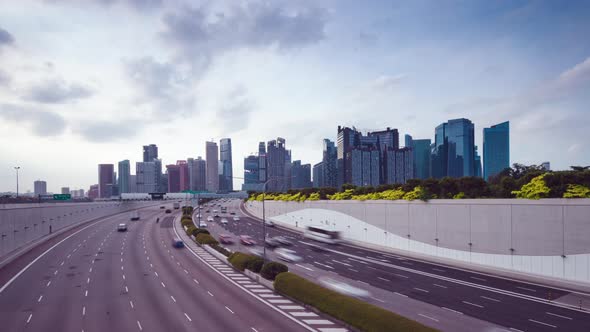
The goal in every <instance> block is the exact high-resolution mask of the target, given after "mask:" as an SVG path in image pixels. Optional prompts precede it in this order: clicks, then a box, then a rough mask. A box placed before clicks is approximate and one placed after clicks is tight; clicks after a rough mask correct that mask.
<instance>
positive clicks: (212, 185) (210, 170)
mask: <svg viewBox="0 0 590 332" xmlns="http://www.w3.org/2000/svg"><path fill="white" fill-rule="evenodd" d="M218 153H219V152H218V150H217V143H215V142H206V143H205V154H206V155H205V158H206V163H207V190H208V191H210V192H217V191H218V190H219V156H218Z"/></svg>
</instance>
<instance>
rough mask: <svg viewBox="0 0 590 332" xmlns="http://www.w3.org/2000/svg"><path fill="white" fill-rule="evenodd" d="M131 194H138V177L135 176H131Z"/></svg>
mask: <svg viewBox="0 0 590 332" xmlns="http://www.w3.org/2000/svg"><path fill="white" fill-rule="evenodd" d="M128 192H129V193H136V192H137V177H136V176H135V175H134V174H131V175H129V191H128Z"/></svg>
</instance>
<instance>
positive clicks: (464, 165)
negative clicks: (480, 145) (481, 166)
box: [432, 119, 475, 178]
mask: <svg viewBox="0 0 590 332" xmlns="http://www.w3.org/2000/svg"><path fill="white" fill-rule="evenodd" d="M433 154H434V156H433V159H432V173H433V176H434V177H437V178H442V177H445V176H450V177H463V176H474V172H475V166H474V163H475V138H474V125H473V122H471V121H470V120H468V119H454V120H449V121H448V122H446V123H442V124H440V125H439V126H438V127H436V129H435V137H434V151H433Z"/></svg>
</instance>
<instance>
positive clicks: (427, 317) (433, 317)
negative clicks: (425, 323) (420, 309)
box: [418, 314, 438, 322]
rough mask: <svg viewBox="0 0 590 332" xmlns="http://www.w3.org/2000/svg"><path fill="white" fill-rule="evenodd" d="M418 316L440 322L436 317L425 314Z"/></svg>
mask: <svg viewBox="0 0 590 332" xmlns="http://www.w3.org/2000/svg"><path fill="white" fill-rule="evenodd" d="M418 316H422V317H424V318H428V319H432V320H433V321H435V322H438V319H436V318H434V317H430V316H426V315H423V314H418Z"/></svg>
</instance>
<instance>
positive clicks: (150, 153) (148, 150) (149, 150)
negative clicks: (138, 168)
mask: <svg viewBox="0 0 590 332" xmlns="http://www.w3.org/2000/svg"><path fill="white" fill-rule="evenodd" d="M154 159H158V146H157V145H156V144H150V145H144V146H143V162H150V161H154Z"/></svg>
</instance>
